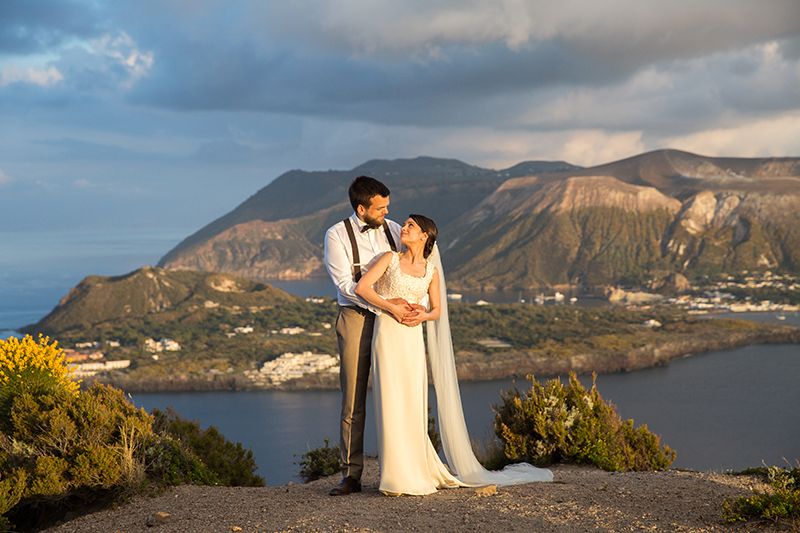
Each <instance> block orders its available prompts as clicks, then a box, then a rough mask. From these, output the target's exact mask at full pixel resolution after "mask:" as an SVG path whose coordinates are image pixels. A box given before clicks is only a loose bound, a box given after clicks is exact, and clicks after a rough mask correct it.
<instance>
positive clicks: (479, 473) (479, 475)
mask: <svg viewBox="0 0 800 533" xmlns="http://www.w3.org/2000/svg"><path fill="white" fill-rule="evenodd" d="M437 234H438V230H437V228H436V224H435V223H434V222H433V220H431V219H429V218H427V217H424V216H422V215H409V218H408V220H406V221H405V223H404V224H403V227H402V229H401V232H400V241H401V243H402V244H403V246H404V250H403V251H402V252H399V253H398V252H387V253H385V254H384V255H382V256H381V257H380V258H379V259H378V260H377V261H376V262H375V264H374V265H373V266H372V267H371V268H370V269H369V270H368V271H367V272H366V273H365V274H364V276H363V277H362V278H361V280H360V281H359V282H358V285H357V287H356V294H358V295H359V296H361V297H362V298H364V300H366V301H367V302H369V303H370V304H372V305H374V306H376V307H379V308H381V309H382V310H384V311H385V313H382V314H380V315H378V316H377V317H376V319H375V328H374V332H373V336H372V390H373V398H374V400H375V424H376V429H377V435H378V455H379V460H380V486H379V490H380V491H381V492H382V493H384V494H387V495H391V496H396V495H400V494H413V495H423V494H431V493H434V492H436V490H437V489H439V488H451V487H470V486H481V485H491V484H496V485H512V484H519V483H529V482H532V481H552V479H553V474H552V473H551V472H550V471H549V470H546V469H541V468H536V467H534V466H531V465H529V464H527V463H519V464H514V465H509V466H507V467H506V468H505V469H503V470H502V471H489V470H486V469H485V468H483V467H482V466H481V465H480V463H479V462H478V460H477V459H476V458H475V455H474V453H473V451H472V446H471V444H470V440H469V434H468V433H467V426H466V423H465V422H464V414H463V410H462V407H461V396H460V394H459V390H458V379H457V376H456V369H455V360H454V355H453V345H452V340H451V337H450V324H449V320H448V316H447V298H446V288H445V283H444V274H443V271H442V264H441V259H440V257H439V251H438V247H437V246H436V245H435V243H436V237H437ZM426 296H427V299H428V302H429V309H425V308H422V307H420V306H419V304H420V303H421V302H422V301H423V300H424V299H425V297H426ZM390 299H391V300H393V301H389V300H390ZM398 299H403V300H404V301H405V302H407V303H406V304H405V305H404V304H401V303H395V302H399V301H400V300H398ZM410 308H414V309H417V310H419V312H418V314H417V316H416V317H415V319H413V320H411V321H408V320H406V321H405V322H404V321H403V317H404V316H406V315H407V314H408V312H409V309H410ZM422 321H426V322H427V340H428V342H427V345H428V357H429V359H430V363H431V375H432V377H433V382H434V388H435V390H436V400H437V405H438V414H439V427H440V432H441V436H442V445H443V448H444V452H445V457H446V458H447V462H448V464H449V465H450V467H451V469H452V473H451V471H450V470H448V468H447V467H446V466H445V465H444V463H442V461H441V459H439V456H438V455H437V453H436V450H435V449H434V447H433V444H431V441H430V439H429V438H428V432H427V428H428V418H427V417H428V415H427V414H428V374H427V365H426V362H425V343H424V342H423V336H422V328H421V327H420V325H419V323H420V322H422Z"/></svg>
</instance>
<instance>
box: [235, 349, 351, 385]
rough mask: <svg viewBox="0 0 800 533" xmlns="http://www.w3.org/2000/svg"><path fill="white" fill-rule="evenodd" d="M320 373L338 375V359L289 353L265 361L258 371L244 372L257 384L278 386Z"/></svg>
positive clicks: (328, 356) (319, 355) (307, 353)
mask: <svg viewBox="0 0 800 533" xmlns="http://www.w3.org/2000/svg"><path fill="white" fill-rule="evenodd" d="M320 372H328V373H332V374H334V373H338V372H339V358H338V357H334V356H332V355H328V354H326V353H311V352H303V353H291V352H289V353H285V354H282V355H281V356H280V357H278V358H277V359H273V360H272V361H267V362H266V363H264V364H263V365H262V366H261V369H259V370H250V371H247V372H245V375H247V377H249V378H250V379H251V380H253V381H254V382H256V383H259V384H264V385H267V384H269V385H280V384H281V383H284V382H286V381H290V380H293V379H297V378H300V377H303V376H304V375H307V374H316V373H320Z"/></svg>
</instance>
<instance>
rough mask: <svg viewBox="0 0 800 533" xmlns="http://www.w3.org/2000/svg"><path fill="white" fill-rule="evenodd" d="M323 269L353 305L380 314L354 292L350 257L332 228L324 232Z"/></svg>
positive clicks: (354, 284)
mask: <svg viewBox="0 0 800 533" xmlns="http://www.w3.org/2000/svg"><path fill="white" fill-rule="evenodd" d="M324 262H325V269H326V270H327V271H328V275H329V276H330V277H331V280H332V281H333V284H334V285H336V288H337V289H339V292H340V293H341V294H342V295H343V296H344V297H345V298H347V300H348V301H350V302H352V303H353V305H357V306H358V307H362V308H364V309H368V310H369V311H372V312H373V313H375V314H376V315H379V314H381V310H380V309H379V308H377V307H374V306H372V305H369V304H368V303H367V302H366V301H364V299H363V298H361V297H360V296H358V295H357V294H356V282H355V281H353V270H352V265H351V264H350V259H349V258H348V257H347V250H346V249H345V243H344V242H342V239H341V238H340V237H339V235H338V234H337V233H336V231H335V230H334V229H333V227H331V228H329V229H328V231H327V232H326V233H325V258H324Z"/></svg>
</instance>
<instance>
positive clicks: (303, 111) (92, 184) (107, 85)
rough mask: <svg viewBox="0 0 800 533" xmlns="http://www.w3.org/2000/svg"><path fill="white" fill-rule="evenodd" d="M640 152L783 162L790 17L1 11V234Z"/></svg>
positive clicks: (796, 91)
mask: <svg viewBox="0 0 800 533" xmlns="http://www.w3.org/2000/svg"><path fill="white" fill-rule="evenodd" d="M659 148H678V149H683V150H688V151H691V152H695V153H700V154H703V155H710V156H722V155H725V156H741V157H762V156H763V157H766V156H800V2H798V1H797V0H754V1H746V0H673V1H671V2H653V1H646V0H604V1H602V2H598V1H596V0H586V1H574V0H560V1H559V2H553V1H544V0H530V1H520V0H497V1H481V0H403V1H398V0H338V1H334V0H329V1H323V0H292V1H283V2H281V1H269V2H262V1H250V2H247V1H237V0H228V1H211V0H159V1H149V0H130V1H124V0H120V1H108V2H104V1H88V0H87V1H77V0H61V1H58V2H56V1H41V0H3V1H2V2H0V202H1V203H0V205H1V206H2V207H1V208H0V231H42V230H44V231H48V230H59V231H71V230H75V231H77V230H82V229H93V228H112V229H113V228H118V227H119V228H122V227H125V228H144V229H148V228H149V229H154V230H157V229H159V228H170V229H176V228H177V229H186V230H187V231H193V230H195V229H198V228H199V227H201V226H203V225H205V224H206V223H208V222H210V221H211V220H213V219H215V218H216V217H218V216H221V215H223V214H225V213H226V212H228V211H230V210H231V209H233V208H234V207H236V206H237V205H238V204H239V203H241V202H242V201H244V200H245V199H246V198H247V197H248V196H250V195H252V194H254V193H255V192H256V191H258V190H259V189H260V188H262V187H263V186H265V185H267V184H268V183H269V182H270V181H271V180H272V179H274V178H275V177H277V176H278V175H280V174H281V173H283V172H285V171H288V170H291V169H296V168H301V169H305V170H327V169H350V168H353V167H355V166H357V165H359V164H361V163H363V162H365V161H367V160H369V159H375V158H380V159H393V158H406V157H416V156H419V155H428V156H434V157H448V158H457V159H460V160H462V161H465V162H467V163H470V164H475V165H479V166H483V167H487V168H498V169H499V168H505V167H508V166H511V165H513V164H515V163H518V162H520V161H524V160H566V161H568V162H570V163H573V164H578V165H593V164H599V163H604V162H608V161H612V160H616V159H620V158H624V157H627V156H631V155H635V154H638V153H641V152H644V151H648V150H654V149H659Z"/></svg>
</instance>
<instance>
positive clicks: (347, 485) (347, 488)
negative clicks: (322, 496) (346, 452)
mask: <svg viewBox="0 0 800 533" xmlns="http://www.w3.org/2000/svg"><path fill="white" fill-rule="evenodd" d="M352 492H361V482H360V481H358V480H356V479H354V478H351V477H350V476H347V477H345V478H343V479H342V481H341V482H340V483H339V484H338V485H337V486H335V487H333V488H332V489H331V491H330V492H329V493H328V494H330V495H331V496H346V495H348V494H350V493H352Z"/></svg>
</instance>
